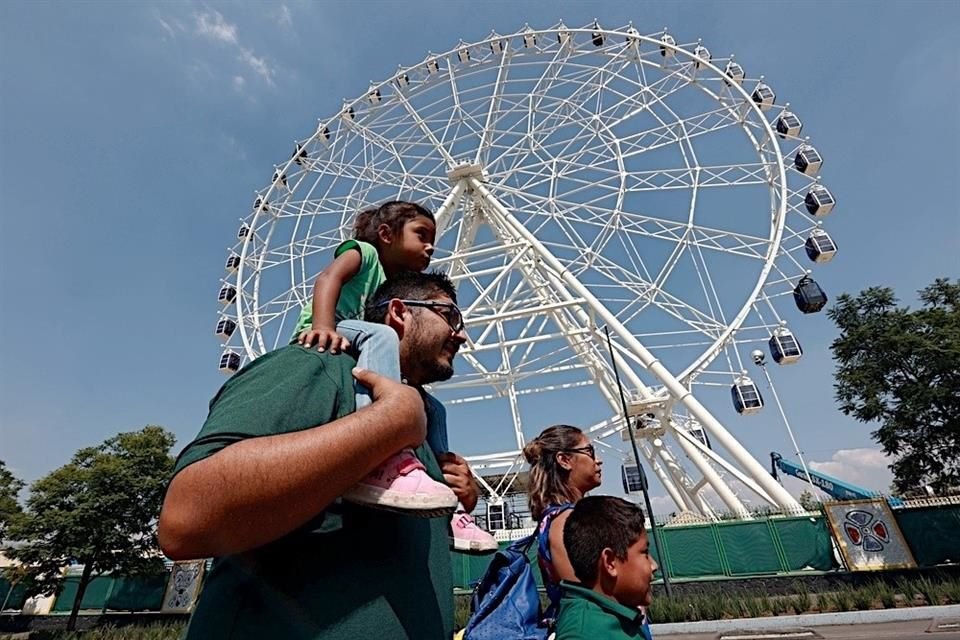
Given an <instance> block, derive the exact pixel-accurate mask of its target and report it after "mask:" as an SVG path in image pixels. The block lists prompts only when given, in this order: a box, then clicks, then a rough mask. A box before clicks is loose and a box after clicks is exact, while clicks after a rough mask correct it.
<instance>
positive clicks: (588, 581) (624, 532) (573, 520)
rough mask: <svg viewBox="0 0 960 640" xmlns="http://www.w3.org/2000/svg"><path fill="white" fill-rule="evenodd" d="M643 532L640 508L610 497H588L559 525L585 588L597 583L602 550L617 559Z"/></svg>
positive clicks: (623, 555) (570, 557)
mask: <svg viewBox="0 0 960 640" xmlns="http://www.w3.org/2000/svg"><path fill="white" fill-rule="evenodd" d="M643 532H644V527H643V511H641V510H640V507H638V506H637V505H635V504H633V503H632V502H627V501H626V500H624V499H623V498H616V497H614V496H588V497H586V498H584V499H582V500H580V502H578V503H577V506H575V507H574V508H573V513H571V514H570V517H569V518H567V522H566V524H565V525H564V527H563V547H564V549H566V551H567V557H568V558H569V559H570V565H571V566H572V567H573V572H574V573H575V574H576V576H577V579H578V580H580V582H582V583H583V584H584V586H587V587H591V588H592V587H593V586H594V585H595V584H596V583H597V577H598V576H597V571H598V568H597V565H598V563H599V560H600V555H601V554H602V553H603V550H604V549H608V548H609V549H611V550H613V553H614V555H615V556H616V557H617V559H618V560H626V559H627V549H629V548H630V546H631V545H632V544H633V543H635V542H636V541H637V538H639V537H640V535H641V534H642V533H643Z"/></svg>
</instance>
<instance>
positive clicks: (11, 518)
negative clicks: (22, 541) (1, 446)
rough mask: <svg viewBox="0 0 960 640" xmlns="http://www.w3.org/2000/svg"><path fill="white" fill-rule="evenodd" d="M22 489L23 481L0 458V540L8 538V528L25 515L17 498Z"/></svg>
mask: <svg viewBox="0 0 960 640" xmlns="http://www.w3.org/2000/svg"><path fill="white" fill-rule="evenodd" d="M20 489H23V481H22V480H18V479H17V478H16V477H15V476H14V475H13V474H12V473H10V472H9V471H7V465H6V464H5V463H4V461H3V460H0V541H3V540H4V539H6V537H7V528H8V527H10V526H11V525H13V524H15V523H16V522H17V521H18V520H19V519H20V518H21V517H22V516H23V509H22V508H21V507H20V501H19V500H18V499H17V495H18V494H19V493H20Z"/></svg>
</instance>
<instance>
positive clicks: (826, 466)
mask: <svg viewBox="0 0 960 640" xmlns="http://www.w3.org/2000/svg"><path fill="white" fill-rule="evenodd" d="M890 462H891V460H890V458H888V457H887V456H886V455H885V454H884V453H883V452H882V451H880V450H879V449H870V448H863V449H839V450H838V451H836V453H834V454H833V456H832V457H831V458H830V460H826V461H816V460H810V461H809V462H808V464H809V465H810V469H811V470H813V471H820V472H822V473H826V474H827V475H831V476H833V477H835V478H837V479H839V480H843V481H845V482H849V483H850V484H855V485H857V486H860V487H864V488H865V489H871V490H873V491H883V492H887V491H889V490H890V483H891V482H892V481H893V474H892V473H890V469H888V468H887V466H888V465H889V464H890Z"/></svg>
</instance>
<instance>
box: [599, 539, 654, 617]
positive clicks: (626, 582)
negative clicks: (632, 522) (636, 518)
mask: <svg viewBox="0 0 960 640" xmlns="http://www.w3.org/2000/svg"><path fill="white" fill-rule="evenodd" d="M612 569H613V570H614V571H615V572H616V573H615V576H614V577H615V578H616V579H615V581H614V584H613V593H612V594H610V595H612V596H613V598H614V599H615V600H616V601H617V602H619V603H620V604H623V605H626V606H628V607H639V606H647V605H649V604H650V597H651V596H652V595H653V590H652V589H651V588H650V581H651V580H652V579H653V574H654V572H655V571H656V570H657V563H656V561H655V560H654V559H653V556H651V555H650V543H649V541H648V540H647V532H646V531H644V532H643V533H641V534H640V537H639V538H637V539H636V541H634V543H633V544H632V545H630V547H629V548H628V549H627V557H626V559H625V560H620V559H619V558H614V559H613V567H612Z"/></svg>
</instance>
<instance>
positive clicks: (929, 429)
mask: <svg viewBox="0 0 960 640" xmlns="http://www.w3.org/2000/svg"><path fill="white" fill-rule="evenodd" d="M919 297H920V301H921V303H922V306H921V307H920V308H918V309H913V310H911V309H909V308H906V307H904V308H901V307H898V306H897V305H898V301H897V299H896V297H895V296H894V294H893V291H892V290H891V289H889V288H886V287H871V288H869V289H867V290H865V291H861V292H860V294H859V295H858V296H856V297H851V296H850V295H848V294H844V295H842V296H840V297H839V298H837V302H836V304H835V306H834V307H833V308H831V309H830V310H829V311H828V312H827V315H828V316H829V317H830V319H831V320H833V321H834V322H835V323H836V325H837V327H839V329H840V337H839V338H837V339H836V340H834V342H833V345H832V346H831V348H832V349H833V359H834V361H835V362H836V363H837V370H836V384H835V385H834V389H835V390H836V398H837V400H838V401H839V402H840V409H841V410H842V411H843V412H844V413H845V414H847V415H851V416H853V417H855V418H856V419H857V420H860V421H861V422H866V423H879V428H877V430H876V431H874V432H873V437H874V439H875V440H876V441H877V442H878V443H879V444H880V445H881V446H882V447H883V451H884V452H885V453H886V454H887V455H889V456H892V457H893V458H894V463H893V464H892V465H891V466H890V468H891V470H892V471H893V475H894V486H895V488H896V489H897V490H898V491H899V492H901V493H904V494H911V493H914V492H917V491H918V490H920V489H921V487H923V486H924V485H929V486H930V487H932V488H933V489H934V490H935V491H936V492H938V493H941V492H945V491H948V490H950V489H953V488H956V487H958V486H960V282H951V281H950V280H949V279H938V280H936V281H935V282H934V283H933V284H931V285H930V286H928V287H926V288H925V289H923V290H921V291H920V296H919Z"/></svg>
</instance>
